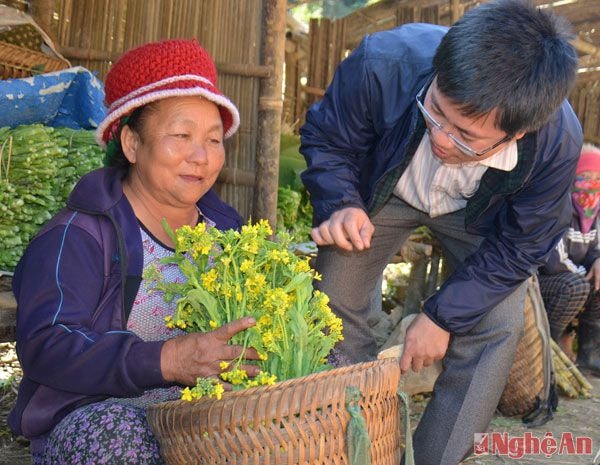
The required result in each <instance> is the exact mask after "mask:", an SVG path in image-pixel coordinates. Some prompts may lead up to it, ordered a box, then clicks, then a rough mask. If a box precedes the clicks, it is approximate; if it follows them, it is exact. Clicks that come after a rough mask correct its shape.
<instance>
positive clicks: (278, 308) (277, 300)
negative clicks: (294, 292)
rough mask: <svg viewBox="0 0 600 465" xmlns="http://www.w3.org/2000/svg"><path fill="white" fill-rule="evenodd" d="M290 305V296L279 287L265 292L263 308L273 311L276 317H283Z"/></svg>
mask: <svg viewBox="0 0 600 465" xmlns="http://www.w3.org/2000/svg"><path fill="white" fill-rule="evenodd" d="M290 303H291V298H290V296H289V295H288V294H287V293H286V292H285V290H284V289H282V288H281V287H276V288H275V289H268V290H267V293H266V297H265V308H267V309H269V310H273V311H274V312H275V313H277V314H278V315H283V314H284V313H285V312H286V311H287V309H288V308H289V306H290Z"/></svg>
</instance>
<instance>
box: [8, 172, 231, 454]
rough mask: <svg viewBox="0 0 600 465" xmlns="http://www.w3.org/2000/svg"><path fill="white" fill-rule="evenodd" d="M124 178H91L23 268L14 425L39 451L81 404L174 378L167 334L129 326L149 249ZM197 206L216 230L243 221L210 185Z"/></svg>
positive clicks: (18, 274) (17, 288)
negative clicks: (165, 352)
mask: <svg viewBox="0 0 600 465" xmlns="http://www.w3.org/2000/svg"><path fill="white" fill-rule="evenodd" d="M123 175H124V172H123V171H119V170H117V169H115V168H103V169H99V170H96V171H93V172H91V173H89V174H88V175H86V176H84V177H83V178H82V179H81V181H80V182H79V183H78V184H77V186H75V188H74V190H73V192H72V193H71V195H70V197H69V200H68V202H67V207H66V208H64V209H63V210H61V211H60V212H59V213H57V214H56V216H54V218H52V219H51V220H50V222H49V223H48V224H46V225H45V226H44V227H43V228H42V230H41V231H40V232H39V233H38V234H37V236H36V237H35V238H34V239H33V240H32V241H31V243H30V244H29V246H28V248H27V250H26V252H25V254H24V255H23V257H22V259H21V261H20V262H19V264H18V265H17V268H16V271H15V275H14V279H13V291H14V294H15V297H16V299H17V303H18V310H17V352H18V355H19V360H20V362H21V366H22V367H23V380H22V381H21V384H20V386H19V394H18V397H17V402H16V406H15V408H14V409H13V410H12V412H11V413H10V415H9V418H8V422H9V425H10V427H11V428H12V429H13V430H14V431H15V432H16V433H18V434H22V435H24V436H26V437H28V438H30V439H32V448H35V444H36V438H38V439H39V440H40V441H41V440H42V439H43V437H44V435H45V434H46V433H48V432H49V431H50V430H52V428H53V427H54V426H55V425H56V424H57V423H58V422H59V421H60V420H61V419H62V418H63V417H64V416H66V415H67V414H68V413H69V412H71V411H73V410H74V409H76V408H78V407H80V406H82V405H85V404H89V403H91V402H97V401H100V400H103V399H105V398H107V397H112V396H135V395H138V394H141V393H142V392H144V391H145V390H147V389H151V388H155V387H164V386H167V385H168V383H167V382H166V381H165V380H164V379H163V377H162V374H161V371H160V352H161V348H162V345H163V343H164V341H157V342H144V341H143V340H142V339H140V338H139V337H137V336H136V335H135V334H133V333H131V332H130V331H127V330H126V322H127V317H128V315H129V312H130V311H131V306H132V304H133V300H134V298H135V296H136V294H137V291H138V288H139V285H140V282H141V279H142V278H141V276H142V266H143V251H142V241H141V236H140V231H139V225H138V222H137V219H136V217H135V215H134V213H133V210H132V208H131V205H130V204H129V202H128V201H127V198H126V197H125V196H124V195H123V188H122V182H121V181H122V178H123ZM198 206H199V208H200V209H201V211H202V213H203V214H205V215H206V216H207V217H208V218H210V219H211V220H213V221H214V222H215V223H216V225H217V227H218V228H219V229H229V228H239V227H240V226H241V222H242V220H241V218H240V216H239V215H238V214H237V212H236V211H235V210H234V209H233V208H232V207H230V206H228V205H226V204H225V203H223V202H222V201H221V200H220V199H219V198H218V197H217V195H216V194H215V193H214V192H213V191H212V190H211V191H209V192H208V193H207V194H206V195H205V196H204V197H203V198H202V199H200V201H199V202H198ZM38 442H39V441H38Z"/></svg>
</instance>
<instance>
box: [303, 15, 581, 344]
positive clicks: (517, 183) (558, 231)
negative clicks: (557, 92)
mask: <svg viewBox="0 0 600 465" xmlns="http://www.w3.org/2000/svg"><path fill="white" fill-rule="evenodd" d="M446 31H447V29H446V28H444V27H441V26H434V25H429V24H408V25H404V26H401V27H398V28H396V29H392V30H389V31H383V32H378V33H375V34H372V35H370V36H367V37H365V39H364V40H363V41H362V42H361V44H360V45H359V47H358V48H357V49H356V50H354V52H353V53H352V54H351V55H350V56H349V57H348V58H346V59H345V60H344V61H343V62H342V63H341V64H340V66H339V67H338V69H337V70H336V73H335V76H334V79H333V81H332V83H331V85H330V86H329V88H328V89H327V91H326V93H325V96H324V97H323V99H322V100H321V101H320V102H318V103H316V104H315V105H313V106H312V107H311V108H310V109H309V111H308V113H307V116H306V124H305V125H304V126H303V127H302V129H301V147H300V151H301V152H302V154H303V155H304V157H305V158H306V161H307V166H308V168H307V169H306V170H305V171H304V172H303V174H302V179H303V181H304V183H305V185H306V187H307V189H308V191H309V192H310V196H311V201H312V204H313V207H314V221H315V224H320V223H321V222H323V221H324V220H326V219H328V218H329V217H330V216H331V214H332V213H333V212H334V211H336V210H339V209H342V208H344V207H349V206H355V207H360V208H363V209H365V210H366V211H367V212H369V214H370V215H371V216H372V215H374V214H375V213H376V212H377V211H378V210H379V209H380V208H381V207H382V206H383V204H384V203H385V202H386V201H387V199H388V198H389V196H390V195H391V194H392V191H393V188H394V186H395V184H396V182H397V181H398V179H400V176H401V175H402V172H403V171H404V169H405V168H406V167H407V166H408V164H409V162H410V160H411V158H412V156H413V155H414V153H415V151H416V148H417V147H418V144H419V142H420V141H421V138H422V137H423V134H424V131H425V123H424V121H423V118H422V116H421V115H420V113H419V111H418V109H417V105H416V104H415V96H416V94H417V93H418V92H419V90H420V89H421V88H422V87H423V86H424V85H426V84H428V83H430V82H431V80H432V79H433V77H434V74H435V71H434V69H433V65H432V59H433V56H434V54H435V50H436V48H437V46H438V44H439V43H440V40H441V39H442V37H443V36H444V34H445V33H446ZM581 144H582V134H581V127H580V124H579V122H578V121H577V118H576V116H575V114H574V113H573V111H572V109H571V107H570V106H569V104H568V103H567V102H566V101H565V102H564V103H563V105H562V106H561V107H560V108H559V109H558V110H557V111H556V112H555V113H554V114H553V115H552V117H551V118H550V120H549V121H548V122H547V123H546V124H545V125H544V126H543V127H542V128H541V129H540V130H538V131H536V132H532V133H528V134H526V135H525V137H523V138H522V139H521V140H519V142H518V160H519V161H518V163H517V166H516V167H515V168H514V169H513V170H512V171H510V172H502V171H500V170H496V169H491V168H490V169H488V170H487V171H486V173H485V175H484V176H483V178H482V180H481V183H480V187H479V189H478V191H477V192H476V194H475V195H474V196H473V197H471V198H470V199H469V200H468V203H467V207H466V224H465V227H466V229H467V231H469V232H470V233H472V234H477V235H481V236H484V238H485V239H484V241H483V243H482V245H481V247H480V248H479V250H478V252H477V253H475V254H473V255H472V256H470V257H469V258H468V259H467V260H466V262H465V264H464V266H463V267H462V268H461V269H458V270H456V271H455V272H454V273H453V274H452V276H451V277H450V278H449V279H448V280H447V281H446V282H445V283H444V285H443V286H442V287H441V289H440V290H439V292H437V293H436V294H435V295H433V296H432V297H430V298H429V299H428V300H427V301H426V302H425V305H424V311H425V313H426V314H427V315H428V316H429V317H430V318H432V319H433V320H434V321H435V322H436V323H437V324H438V325H439V326H441V327H442V328H444V329H446V330H448V331H451V332H453V333H455V334H465V333H466V332H468V331H469V329H470V328H472V327H473V326H474V325H475V324H476V323H477V322H478V321H479V320H480V319H481V318H482V317H483V316H484V315H485V313H486V312H487V311H488V310H490V309H492V308H493V307H495V306H496V305H498V304H499V303H500V302H501V301H502V300H503V299H504V298H506V297H507V296H508V295H509V294H510V293H511V292H512V291H514V290H515V289H516V287H517V286H518V285H519V284H520V283H521V282H523V281H524V280H525V279H527V277H529V276H530V275H531V274H532V273H533V272H534V271H535V270H536V269H537V268H538V267H539V266H540V265H542V264H543V263H544V261H545V259H546V257H547V255H548V254H549V253H550V252H551V251H552V249H553V248H554V246H555V245H556V242H557V241H558V240H559V238H560V236H561V235H562V233H563V232H564V230H565V229H566V227H567V225H568V223H569V220H570V218H571V199H570V187H571V181H572V179H573V176H574V174H575V166H576V163H577V158H578V156H579V151H580V148H581Z"/></svg>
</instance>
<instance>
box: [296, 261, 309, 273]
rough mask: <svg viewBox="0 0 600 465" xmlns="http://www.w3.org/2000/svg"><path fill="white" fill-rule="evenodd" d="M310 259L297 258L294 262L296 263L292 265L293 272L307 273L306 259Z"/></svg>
mask: <svg viewBox="0 0 600 465" xmlns="http://www.w3.org/2000/svg"><path fill="white" fill-rule="evenodd" d="M309 260H310V259H309V258H307V259H306V260H299V261H297V262H296V264H295V265H294V273H307V272H309V271H310V265H309V264H308V261H309Z"/></svg>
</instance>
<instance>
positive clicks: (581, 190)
mask: <svg viewBox="0 0 600 465" xmlns="http://www.w3.org/2000/svg"><path fill="white" fill-rule="evenodd" d="M571 197H572V199H573V206H574V207H575V210H576V211H577V214H578V216H579V224H580V226H581V232H582V233H584V234H585V233H587V232H589V231H590V229H592V226H593V224H594V221H596V215H597V214H598V210H599V209H600V180H595V179H586V178H582V177H577V178H575V182H574V183H573V192H572V193H571Z"/></svg>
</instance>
